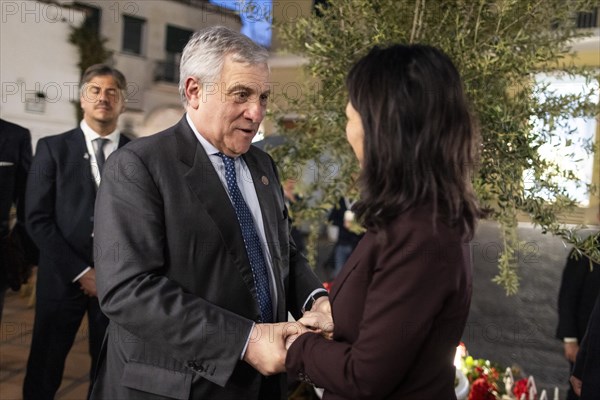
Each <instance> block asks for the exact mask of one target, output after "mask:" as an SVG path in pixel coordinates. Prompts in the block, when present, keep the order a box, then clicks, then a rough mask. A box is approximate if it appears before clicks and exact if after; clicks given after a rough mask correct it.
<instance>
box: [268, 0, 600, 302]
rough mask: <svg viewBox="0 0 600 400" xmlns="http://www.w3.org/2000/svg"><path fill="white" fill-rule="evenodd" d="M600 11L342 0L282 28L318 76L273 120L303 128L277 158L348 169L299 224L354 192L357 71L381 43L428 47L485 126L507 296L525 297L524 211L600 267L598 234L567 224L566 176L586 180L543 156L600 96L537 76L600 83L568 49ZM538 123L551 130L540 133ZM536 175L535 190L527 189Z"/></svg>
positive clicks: (579, 4)
mask: <svg viewBox="0 0 600 400" xmlns="http://www.w3.org/2000/svg"><path fill="white" fill-rule="evenodd" d="M595 5H596V4H595V2H594V1H587V0H579V1H563V0H543V1H542V0H539V1H518V0H498V1H489V0H473V1H464V0H454V1H439V2H426V1H425V0H416V1H415V0H336V1H331V2H330V6H329V7H321V8H320V9H319V11H320V13H319V14H321V15H320V16H317V15H316V14H315V15H312V16H311V17H308V18H301V19H298V20H297V21H296V23H294V24H291V23H289V21H287V22H286V24H285V25H282V26H280V27H279V32H280V35H281V38H282V41H283V43H284V45H285V46H286V47H287V50H289V51H291V52H293V53H295V54H300V55H302V56H304V57H305V58H306V59H307V60H308V63H307V64H306V74H307V78H308V79H307V82H306V84H305V86H304V94H305V96H304V97H303V98H302V99H286V100H287V102H286V104H284V105H283V106H280V108H276V107H275V109H274V110H273V111H272V112H273V115H274V117H276V118H277V117H280V116H282V115H290V114H295V115H299V116H300V118H299V119H298V121H297V123H296V124H295V126H293V127H291V128H287V129H282V134H284V135H286V136H288V137H289V138H290V139H292V140H289V141H288V144H287V145H286V146H284V147H281V148H277V149H275V150H274V152H275V155H276V157H277V158H278V159H280V160H287V161H286V162H287V164H286V165H288V166H290V165H292V166H298V165H306V164H305V163H307V162H308V161H309V160H317V165H318V166H322V164H324V162H323V160H334V161H335V166H336V168H338V169H336V171H335V174H327V173H322V174H321V176H315V179H313V180H311V183H310V187H308V188H306V191H307V192H308V193H319V199H318V200H316V201H315V202H314V204H312V206H311V207H307V208H306V209H305V210H304V211H303V213H301V214H300V216H299V217H300V218H303V219H309V220H317V221H319V220H320V221H323V219H324V214H325V212H326V210H327V209H329V208H330V206H331V205H333V204H336V199H337V198H339V196H340V195H342V194H348V191H350V190H352V189H353V186H352V179H351V176H352V173H353V172H356V171H357V168H358V166H357V163H356V161H355V159H354V155H353V154H352V151H351V149H350V147H349V145H348V144H347V143H346V138H345V134H344V126H345V116H344V107H345V105H346V102H347V94H346V92H345V87H344V80H345V76H346V73H347V71H348V70H349V68H350V66H351V65H352V64H353V62H354V61H355V60H357V59H358V58H359V57H361V56H363V55H364V54H365V53H366V52H367V51H368V50H369V49H370V48H371V47H372V46H374V45H386V44H390V43H394V42H400V43H417V42H418V43H425V44H430V45H434V46H436V47H439V48H441V49H443V50H444V51H445V52H446V53H447V54H448V55H449V56H450V57H451V58H452V59H453V60H454V62H455V64H456V65H457V67H458V69H459V71H460V72H461V75H462V77H463V80H464V84H465V88H466V91H467V93H468V96H469V99H470V101H471V103H472V108H473V110H474V113H475V115H476V116H477V118H478V121H479V127H480V130H481V140H482V147H481V156H480V165H478V172H477V174H476V176H474V177H473V182H474V185H475V188H476V190H477V193H478V196H479V199H480V202H481V204H482V205H483V206H484V207H486V208H489V209H491V210H492V212H491V214H490V218H492V219H494V220H496V221H498V222H499V223H500V225H501V227H502V229H501V232H502V240H503V245H504V253H503V255H502V256H501V258H500V262H499V273H498V275H497V277H496V278H495V281H496V282H497V283H499V284H501V285H503V287H504V288H505V289H506V292H507V294H514V293H516V291H517V290H518V287H519V279H518V274H517V267H518V264H517V259H518V257H517V256H516V255H517V254H516V252H517V251H518V249H519V240H518V237H517V231H516V230H517V215H518V213H526V214H528V215H529V216H530V218H531V220H532V221H533V222H534V223H535V224H537V225H539V226H541V228H542V230H543V231H544V232H550V233H553V234H556V235H559V236H561V237H562V238H563V239H564V241H565V242H568V243H570V244H573V245H575V246H576V247H577V248H578V249H580V251H581V252H583V253H586V254H588V255H590V256H591V257H592V258H593V259H595V260H600V252H599V251H598V249H597V243H598V238H597V237H596V238H595V239H594V238H590V239H588V240H583V239H582V238H581V237H580V236H578V233H577V232H578V228H580V227H575V228H569V227H566V226H564V225H563V224H560V223H559V220H558V216H559V215H561V214H562V213H564V212H565V211H568V210H569V209H572V208H573V207H574V206H575V201H574V200H573V199H572V198H571V197H570V196H569V193H567V190H566V189H565V188H564V187H561V186H560V185H559V184H558V183H556V179H555V178H556V177H558V176H560V177H566V178H569V179H571V180H573V179H576V178H575V175H574V174H573V171H564V170H561V169H560V168H558V166H557V165H554V164H553V163H552V162H550V161H548V160H546V159H544V158H543V157H542V156H541V155H540V153H539V151H538V150H539V147H540V146H541V145H542V144H543V143H546V142H548V141H550V140H551V139H552V138H553V137H555V136H556V135H557V133H556V131H555V129H554V128H555V126H556V124H558V123H559V121H561V117H565V116H594V115H597V114H598V105H597V104H594V103H593V102H592V101H591V98H590V95H591V93H588V94H583V95H581V96H560V95H557V94H556V93H550V92H549V91H548V90H547V88H545V87H539V86H537V85H535V84H533V82H534V81H533V77H534V74H536V73H540V72H546V71H551V72H553V73H560V74H565V75H569V76H572V75H583V76H585V77H586V79H588V81H592V80H598V76H597V75H595V74H597V73H596V72H594V70H593V69H592V68H587V67H577V66H575V65H574V63H573V61H574V58H573V56H572V55H571V54H569V52H568V46H569V43H571V41H572V40H574V39H577V38H579V37H582V36H584V35H585V33H584V32H582V31H580V30H575V29H574V18H573V16H574V15H575V12H577V11H585V10H590V9H591V8H592V7H593V6H595ZM538 93H544V96H545V98H544V100H540V97H539V96H536V94H538ZM535 119H537V120H538V121H541V122H543V128H542V129H540V130H534V129H533V126H534V121H535ZM575 140H576V139H575V136H574V137H573V143H572V145H575V144H576V143H575ZM321 169H322V168H321ZM284 170H287V168H286V167H284ZM526 171H527V179H528V181H529V183H533V185H531V187H525V185H524V179H523V176H524V172H526ZM320 172H323V171H320ZM326 178H327V179H326ZM590 189H592V188H590ZM548 196H549V197H548ZM548 198H552V199H554V200H553V201H549V200H547V199H548ZM594 240H595V242H594ZM595 245H596V247H594V246H595Z"/></svg>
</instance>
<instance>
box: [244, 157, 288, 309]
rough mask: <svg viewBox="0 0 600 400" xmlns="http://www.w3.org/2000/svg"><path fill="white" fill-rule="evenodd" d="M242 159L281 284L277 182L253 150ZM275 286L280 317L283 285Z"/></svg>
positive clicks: (270, 169) (273, 266)
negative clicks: (274, 194)
mask: <svg viewBox="0 0 600 400" xmlns="http://www.w3.org/2000/svg"><path fill="white" fill-rule="evenodd" d="M242 157H243V158H244V161H245V162H246V165H248V169H249V170H250V175H251V176H252V183H253V185H254V189H255V190H256V195H257V197H258V203H259V204H260V208H261V214H262V219H263V225H264V228H265V239H266V241H267V245H268V247H269V254H270V256H271V266H272V270H273V275H274V278H275V282H283V279H282V276H281V268H280V264H281V262H282V260H281V254H280V253H281V243H280V240H282V238H279V237H276V236H275V235H276V234H277V223H278V221H276V218H282V219H283V215H281V216H278V215H277V207H276V205H275V204H274V199H275V196H273V191H276V190H281V189H280V188H279V182H278V181H277V179H276V177H275V176H274V174H273V173H272V171H273V168H272V167H271V165H264V163H260V161H259V160H258V158H257V157H256V155H255V152H254V148H252V147H251V148H250V150H249V151H248V152H247V153H246V154H244V155H243V156H242ZM269 171H271V173H269ZM276 286H277V287H276V290H277V298H278V299H279V301H278V302H277V310H278V312H277V314H278V315H282V313H283V314H285V310H284V305H285V301H282V300H283V299H285V297H284V296H285V294H284V293H283V285H279V284H278V285H276Z"/></svg>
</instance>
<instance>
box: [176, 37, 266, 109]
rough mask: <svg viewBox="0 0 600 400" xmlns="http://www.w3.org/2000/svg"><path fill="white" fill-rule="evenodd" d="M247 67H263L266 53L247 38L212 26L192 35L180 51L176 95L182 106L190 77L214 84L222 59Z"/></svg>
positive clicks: (220, 68) (219, 71)
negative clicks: (228, 58)
mask: <svg viewBox="0 0 600 400" xmlns="http://www.w3.org/2000/svg"><path fill="white" fill-rule="evenodd" d="M229 55H231V56H232V60H233V61H235V62H240V63H247V64H251V65H257V64H267V65H268V63H267V61H268V59H269V52H268V51H267V50H266V49H265V48H264V47H261V46H259V45H257V44H256V43H254V42H253V41H252V40H251V39H250V38H248V37H247V36H244V35H243V34H241V33H238V32H235V31H232V30H231V29H229V28H227V27H224V26H213V27H210V28H206V29H203V30H201V31H198V32H196V33H194V34H193V35H192V37H191V38H190V40H189V41H188V42H187V44H186V45H185V48H184V49H183V54H182V56H181V63H180V67H179V94H180V95H181V101H182V102H183V105H184V106H187V99H186V97H185V81H186V80H187V78H189V77H190V76H193V77H195V78H197V79H199V80H200V82H201V83H203V84H206V83H211V82H212V83H216V82H218V80H219V78H220V75H221V71H222V69H223V64H224V63H225V58H226V57H227V56H229Z"/></svg>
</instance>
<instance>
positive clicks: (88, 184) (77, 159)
mask: <svg viewBox="0 0 600 400" xmlns="http://www.w3.org/2000/svg"><path fill="white" fill-rule="evenodd" d="M67 143H68V148H69V151H68V154H67V159H68V160H69V161H68V163H67V165H71V166H73V167H74V168H78V169H79V168H81V171H74V174H73V176H81V177H82V180H83V182H82V187H83V189H84V191H85V193H84V194H85V195H86V196H90V198H91V199H92V202H93V201H94V199H95V196H96V181H95V180H94V177H93V176H92V171H91V164H90V155H89V154H88V151H87V146H86V144H85V136H84V135H83V131H82V130H81V128H76V129H74V130H73V132H72V134H71V135H69V136H68V137H67Z"/></svg>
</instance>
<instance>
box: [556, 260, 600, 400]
mask: <svg viewBox="0 0 600 400" xmlns="http://www.w3.org/2000/svg"><path fill="white" fill-rule="evenodd" d="M598 293H600V265H598V264H597V263H593V265H592V268H590V259H589V258H587V257H585V256H580V257H579V258H578V259H575V258H574V257H572V252H571V254H569V258H568V259H567V263H566V265H565V269H564V271H563V275H562V281H561V285H560V291H559V294H558V327H557V329H556V337H557V338H559V339H561V340H564V338H574V339H577V343H579V344H581V341H582V339H583V336H584V334H585V330H586V328H587V324H588V320H589V317H590V314H591V313H592V309H593V308H594V304H595V303H596V298H597V297H598ZM567 346H569V345H568V344H565V349H567ZM572 346H576V344H572ZM575 348H576V347H575ZM573 353H574V351H573ZM570 364H571V368H572V367H573V363H572V362H570ZM577 398H578V397H577V396H576V395H575V393H574V392H573V390H572V389H571V388H569V392H568V395H567V399H568V400H572V399H577Z"/></svg>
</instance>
